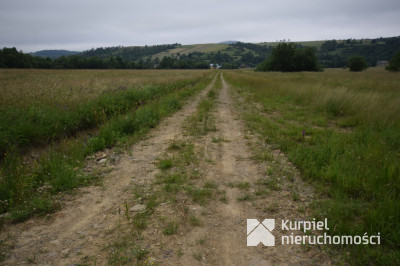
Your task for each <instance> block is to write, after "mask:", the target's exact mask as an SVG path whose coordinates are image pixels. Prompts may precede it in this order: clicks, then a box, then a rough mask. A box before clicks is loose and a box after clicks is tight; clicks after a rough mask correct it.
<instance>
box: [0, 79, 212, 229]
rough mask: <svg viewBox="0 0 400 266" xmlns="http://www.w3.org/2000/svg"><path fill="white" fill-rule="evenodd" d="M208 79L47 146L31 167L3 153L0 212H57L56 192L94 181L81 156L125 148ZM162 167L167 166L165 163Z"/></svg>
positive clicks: (16, 217) (22, 216)
mask: <svg viewBox="0 0 400 266" xmlns="http://www.w3.org/2000/svg"><path fill="white" fill-rule="evenodd" d="M209 81H210V78H205V79H203V80H201V81H198V82H197V83H196V85H194V86H189V87H188V86H183V87H179V86H178V87H176V88H175V89H174V90H172V91H170V92H169V93H167V94H165V95H164V96H162V97H160V98H159V99H158V101H152V102H149V103H148V104H147V105H142V106H140V107H138V108H137V109H135V110H132V111H130V112H128V113H127V114H125V115H118V116H115V117H112V118H110V119H109V120H108V121H106V122H104V123H103V124H102V125H101V126H100V127H99V129H98V133H97V134H96V135H95V136H93V137H91V138H89V139H88V140H87V139H85V138H76V139H65V140H62V141H60V142H59V143H57V145H53V146H51V147H49V151H48V152H45V153H44V154H43V155H42V156H41V157H40V158H39V160H38V161H37V162H35V163H33V164H26V163H24V160H23V157H22V156H21V155H19V154H18V153H17V152H9V153H7V155H6V156H5V158H4V159H3V161H2V162H1V165H0V213H5V212H9V213H10V216H11V217H10V218H8V219H9V220H11V221H12V222H20V221H23V220H26V219H27V218H29V217H31V216H33V215H42V214H43V213H51V212H54V211H56V210H57V209H58V208H59V205H58V204H56V203H55V196H56V195H57V194H58V193H59V192H63V191H67V192H68V191H71V190H73V189H74V188H76V187H79V186H84V185H88V184H92V183H93V182H95V181H96V180H98V179H99V177H98V176H96V175H94V174H86V173H84V172H83V171H82V167H83V166H84V162H85V158H86V156H88V155H90V154H93V153H94V152H97V151H100V150H103V149H105V148H111V147H113V146H115V145H123V143H125V145H127V146H129V144H131V143H133V142H135V141H137V140H138V139H140V138H141V137H143V136H144V135H145V134H146V133H147V132H148V131H149V129H150V128H153V127H155V126H156V125H157V124H158V123H159V122H160V121H161V119H162V118H164V117H166V116H168V115H170V114H172V113H174V112H176V111H177V110H179V109H180V107H181V105H182V103H183V101H184V100H185V99H186V98H187V97H189V96H191V95H193V94H194V93H196V92H198V91H199V90H201V89H203V88H204V87H205V86H206V85H207V84H208V82H209ZM166 91H169V90H168V89H167V90H166ZM188 160H189V158H188ZM167 166H168V163H167V164H166V165H164V167H167ZM46 202H47V203H46Z"/></svg>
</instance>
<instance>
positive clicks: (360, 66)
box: [348, 55, 368, 72]
mask: <svg viewBox="0 0 400 266" xmlns="http://www.w3.org/2000/svg"><path fill="white" fill-rule="evenodd" d="M348 66H349V68H350V71H354V72H358V71H363V70H366V69H367V68H368V65H367V61H365V58H364V57H362V56H359V55H355V56H353V57H351V58H350V59H349V62H348Z"/></svg>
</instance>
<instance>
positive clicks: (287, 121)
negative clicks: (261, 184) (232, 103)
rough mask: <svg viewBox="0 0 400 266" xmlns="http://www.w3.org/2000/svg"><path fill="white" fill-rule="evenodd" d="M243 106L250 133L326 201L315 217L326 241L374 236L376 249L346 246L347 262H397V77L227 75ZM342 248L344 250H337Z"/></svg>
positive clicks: (399, 103) (370, 73) (375, 72)
mask: <svg viewBox="0 0 400 266" xmlns="http://www.w3.org/2000/svg"><path fill="white" fill-rule="evenodd" d="M225 75H226V77H227V80H228V81H229V82H230V83H232V84H234V86H235V87H236V88H237V90H238V92H239V93H242V94H243V95H246V99H247V102H248V103H252V102H259V103H260V104H261V110H262V111H263V112H262V113H260V112H259V111H258V110H257V109H253V110H252V112H250V113H248V114H247V115H246V121H247V123H248V125H249V127H250V128H252V129H253V130H256V131H257V132H258V133H260V134H261V135H262V136H263V138H264V140H265V141H267V142H268V143H270V144H271V145H274V146H276V147H277V148H280V149H282V150H283V151H284V152H285V153H286V154H287V156H288V157H289V159H290V160H291V161H292V162H294V163H295V165H296V166H297V167H298V169H299V170H300V171H301V173H302V175H303V177H304V178H305V179H309V180H313V181H315V184H316V186H317V188H318V189H319V190H320V191H321V192H323V193H326V195H327V199H326V200H321V201H320V202H319V203H318V204H316V210H315V213H314V215H316V216H318V217H320V218H328V222H329V228H331V230H330V231H329V233H331V234H333V235H363V234H364V233H365V232H367V233H368V235H377V233H378V232H379V233H380V234H381V239H382V242H381V243H382V244H381V245H380V246H372V245H370V246H363V245H360V246H356V245H353V246H347V247H344V248H345V249H346V250H348V251H349V252H350V254H351V255H350V256H349V262H351V263H353V264H381V265H386V264H393V263H395V264H399V263H400V252H399V251H398V250H399V243H400V222H399V221H400V164H399V161H400V160H399V159H400V158H399V156H400V76H399V75H396V74H394V73H388V72H384V70H380V69H370V70H368V71H366V72H363V73H348V72H347V71H343V70H326V71H325V72H324V73H287V74H283V73H251V72H226V73H225ZM341 248H343V247H341Z"/></svg>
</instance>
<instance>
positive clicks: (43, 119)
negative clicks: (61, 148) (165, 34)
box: [0, 70, 204, 157]
mask: <svg viewBox="0 0 400 266" xmlns="http://www.w3.org/2000/svg"><path fill="white" fill-rule="evenodd" d="M14 71H15V72H10V70H6V71H2V72H0V75H4V76H5V81H3V82H2V83H0V90H2V93H3V95H2V96H3V99H2V105H0V157H2V156H3V155H4V153H6V152H7V151H9V150H10V149H12V148H14V149H19V150H21V149H23V148H26V147H29V146H39V145H41V144H43V143H46V142H49V141H52V140H56V139H61V138H63V137H65V136H70V135H72V134H74V133H76V132H77V131H79V130H83V129H88V128H93V127H96V126H98V125H100V124H101V123H104V122H105V121H107V120H108V119H109V118H110V117H113V116H116V115H119V114H124V113H126V112H127V111H129V110H131V109H132V108H134V107H137V106H140V105H143V104H145V103H147V102H148V101H151V100H154V99H157V98H159V97H161V96H162V95H165V94H168V93H170V92H172V91H174V90H176V88H182V87H185V86H190V85H193V83H195V82H196V81H198V80H199V79H200V78H202V76H203V75H204V72H203V73H201V72H199V73H195V72H192V73H187V74H188V75H186V76H184V75H180V76H176V77H174V78H171V77H170V76H169V75H170V74H171V72H160V75H159V76H160V77H158V78H154V77H153V75H154V74H153V73H154V71H153V72H149V71H147V72H145V74H143V73H140V75H141V76H140V78H141V82H144V81H145V78H147V79H149V78H151V79H150V80H148V83H147V84H144V83H142V84H136V86H134V85H132V84H131V85H126V83H116V84H114V85H113V86H114V87H109V88H107V89H99V90H98V91H93V88H91V89H90V88H85V89H82V86H83V85H82V84H85V82H87V79H89V80H90V79H91V77H86V80H85V78H84V77H82V76H81V74H82V73H81V72H80V71H78V72H69V71H60V72H59V73H58V72H54V71H47V72H45V71H39V72H38V71H33V73H36V74H38V75H39V74H41V75H40V78H38V77H36V76H32V73H30V72H26V71H24V74H25V73H30V75H29V74H28V75H27V76H31V79H32V80H29V79H26V77H25V76H22V77H21V76H19V75H17V74H21V73H19V72H20V71H17V70H14ZM46 73H47V76H46V75H45V74H46ZM83 73H87V74H90V73H93V71H92V72H87V71H84V72H83ZM94 73H95V74H98V73H97V72H94ZM100 73H103V74H106V73H108V72H103V71H102V72H100ZM111 73H114V75H115V76H114V77H111V80H113V79H114V78H115V77H118V75H121V76H122V77H123V78H126V77H125V76H124V75H123V74H125V72H121V73H119V72H114V71H112V72H111ZM127 73H129V72H127ZM150 73H152V75H150ZM172 73H175V72H172ZM5 74H8V75H9V76H13V75H15V76H16V77H15V80H13V82H14V83H12V82H11V81H10V79H11V78H10V77H9V76H8V75H5ZM62 74H64V76H62ZM68 74H69V75H72V77H71V78H72V79H73V78H74V76H73V74H75V75H76V77H75V79H77V80H80V81H81V83H80V84H81V85H80V86H81V87H80V88H79V89H77V88H76V87H75V88H73V87H71V88H65V87H63V86H60V87H56V88H54V91H52V90H50V91H49V90H48V88H46V87H44V86H49V87H52V86H53V84H52V82H50V81H49V80H47V79H46V78H48V79H50V80H54V81H55V82H56V84H59V83H62V82H67V79H66V77H65V76H67V77H69V76H68ZM108 74H109V73H108ZM134 74H137V72H135V71H133V72H131V75H132V76H133V75H134ZM53 75H56V77H53ZM125 75H126V74H125ZM60 76H61V77H60ZM21 80H24V81H25V83H29V84H31V85H32V86H36V88H35V89H36V90H38V91H35V92H34V93H33V92H28V91H27V89H26V88H23V89H19V88H18V87H17V85H19V84H21ZM102 80H103V81H104V77H103V78H102ZM127 80H129V79H127ZM35 82H37V83H38V84H35ZM75 82H76V81H75ZM125 82H126V81H125ZM25 83H24V84H25ZM78 84H79V83H76V84H75V86H78V87H79V85H78ZM117 84H118V85H117ZM121 84H125V85H121ZM24 86H26V85H24ZM103 86H104V84H103ZM13 90H15V91H13ZM64 90H66V91H67V92H65V91H64ZM95 92H97V93H95ZM21 93H22V95H21ZM25 93H27V94H25ZM28 96H31V97H32V98H31V99H29V98H28ZM15 98H16V99H19V101H17V102H15Z"/></svg>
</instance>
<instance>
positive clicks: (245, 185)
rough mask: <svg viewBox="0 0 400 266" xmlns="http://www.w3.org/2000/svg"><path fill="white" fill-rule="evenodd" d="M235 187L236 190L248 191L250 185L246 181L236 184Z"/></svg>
mask: <svg viewBox="0 0 400 266" xmlns="http://www.w3.org/2000/svg"><path fill="white" fill-rule="evenodd" d="M236 187H237V188H238V189H241V190H249V189H250V183H249V182H247V181H242V182H239V183H237V184H236Z"/></svg>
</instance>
